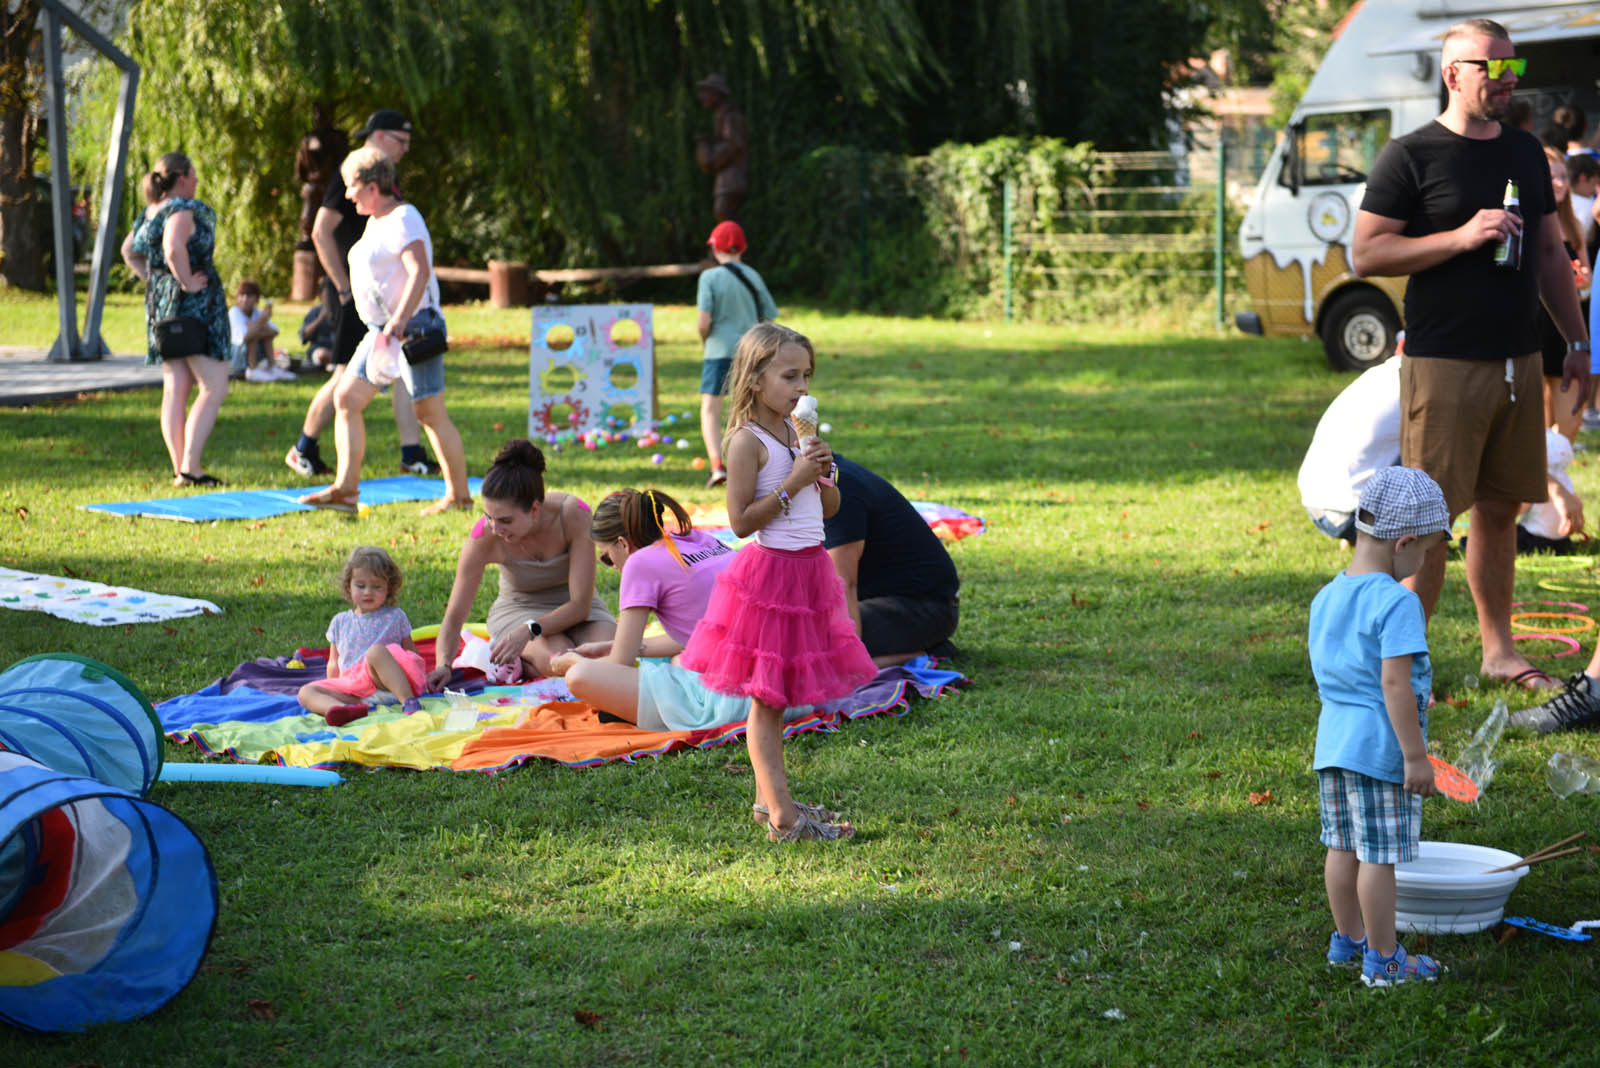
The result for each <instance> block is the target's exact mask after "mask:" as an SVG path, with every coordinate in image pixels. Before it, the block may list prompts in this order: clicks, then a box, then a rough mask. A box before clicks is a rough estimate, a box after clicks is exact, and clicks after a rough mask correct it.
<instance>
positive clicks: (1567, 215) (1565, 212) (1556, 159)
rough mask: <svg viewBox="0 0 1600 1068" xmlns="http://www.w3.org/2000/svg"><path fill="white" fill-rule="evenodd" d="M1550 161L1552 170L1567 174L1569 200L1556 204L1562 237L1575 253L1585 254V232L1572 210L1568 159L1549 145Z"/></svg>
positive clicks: (1547, 147) (1545, 151)
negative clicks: (1562, 171) (1557, 169)
mask: <svg viewBox="0 0 1600 1068" xmlns="http://www.w3.org/2000/svg"><path fill="white" fill-rule="evenodd" d="M1544 155H1545V158H1546V159H1548V160H1549V161H1550V170H1551V171H1552V172H1554V171H1555V169H1556V168H1557V167H1560V168H1561V169H1562V170H1564V171H1566V172H1567V199H1565V200H1562V201H1558V202H1557V203H1556V219H1557V220H1558V221H1559V222H1560V223H1561V236H1562V237H1564V238H1566V239H1567V244H1569V245H1571V246H1572V248H1573V251H1574V252H1577V253H1578V254H1579V255H1582V254H1583V230H1582V229H1581V228H1579V226H1578V213H1577V212H1575V211H1573V210H1572V172H1571V171H1570V170H1568V168H1567V157H1566V156H1565V155H1563V154H1562V153H1561V152H1559V151H1557V150H1556V149H1553V148H1551V147H1550V146H1549V145H1546V146H1545V149H1544Z"/></svg>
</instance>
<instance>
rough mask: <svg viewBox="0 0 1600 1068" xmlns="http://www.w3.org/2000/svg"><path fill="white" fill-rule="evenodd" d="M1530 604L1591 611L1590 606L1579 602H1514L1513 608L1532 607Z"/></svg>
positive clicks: (1576, 610)
mask: <svg viewBox="0 0 1600 1068" xmlns="http://www.w3.org/2000/svg"><path fill="white" fill-rule="evenodd" d="M1530 604H1542V605H1545V606H1546V607H1550V608H1570V609H1572V610H1573V611H1574V612H1587V611H1589V606H1588V605H1586V604H1579V603H1578V602H1577V601H1512V602H1511V607H1512V608H1522V607H1524V606H1526V605H1530Z"/></svg>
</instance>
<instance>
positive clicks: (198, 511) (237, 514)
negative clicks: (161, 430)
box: [82, 475, 483, 523]
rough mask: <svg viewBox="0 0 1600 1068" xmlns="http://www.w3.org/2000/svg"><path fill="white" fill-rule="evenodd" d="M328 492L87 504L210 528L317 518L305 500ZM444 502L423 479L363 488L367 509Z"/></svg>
mask: <svg viewBox="0 0 1600 1068" xmlns="http://www.w3.org/2000/svg"><path fill="white" fill-rule="evenodd" d="M482 484H483V479H481V478H471V479H468V480H467V491H468V492H469V493H471V494H472V495H473V496H477V495H478V490H479V487H481V486H482ZM324 488H326V487H324V486H304V487H301V488H300V489H259V490H218V491H217V492H215V493H193V492H190V493H186V494H184V495H182V496H176V497H156V498H153V499H152V500H148V501H120V502H118V501H114V502H111V503H108V504H85V505H83V506H82V508H83V510H84V511H86V512H105V513H108V514H110V515H137V516H144V517H145V518H147V519H177V520H179V521H181V522H184V523H209V522H211V521H213V520H217V519H265V518H266V517H267V516H272V515H282V514H284V513H285V512H314V511H316V509H315V508H312V507H311V506H310V505H308V504H301V503H300V500H299V499H300V498H301V497H303V496H305V495H306V494H307V493H311V492H314V491H316V490H319V489H324ZM442 496H444V480H443V479H438V478H419V477H418V476H416V475H399V476H396V477H395V478H376V479H371V480H368V481H364V482H362V483H361V503H362V504H366V505H374V506H375V505H380V504H396V503H399V502H401V501H430V500H433V499H435V498H437V497H442Z"/></svg>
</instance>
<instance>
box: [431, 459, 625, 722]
mask: <svg viewBox="0 0 1600 1068" xmlns="http://www.w3.org/2000/svg"><path fill="white" fill-rule="evenodd" d="M479 497H480V500H481V502H482V505H483V518H481V519H480V520H478V522H477V524H476V525H475V526H474V527H473V528H472V532H471V533H470V534H468V535H467V538H466V541H465V542H464V543H463V544H462V546H461V555H460V557H459V558H458V560H457V561H456V578H455V584H454V585H453V586H451V588H450V601H449V603H448V604H447V605H446V606H445V610H444V621H443V622H441V623H440V624H439V635H438V639H437V642H436V648H437V649H438V650H439V652H438V657H439V666H437V667H435V668H434V669H433V670H432V671H430V672H429V673H428V678H427V689H428V691H429V692H430V693H436V692H438V691H439V689H440V688H442V687H443V686H444V684H445V683H446V682H448V681H449V680H450V661H451V660H452V659H453V658H454V655H455V651H456V649H457V648H458V646H459V645H460V643H461V628H462V627H463V626H465V625H466V622H467V614H468V613H469V612H471V611H472V605H473V602H474V601H475V600H476V598H477V596H478V586H479V585H480V584H481V583H482V581H483V571H484V568H486V567H488V566H489V565H490V564H493V565H495V566H496V567H498V568H499V569H500V596H498V597H496V598H495V601H494V605H493V606H492V607H491V608H490V609H489V641H490V647H489V659H490V660H491V661H492V662H494V663H496V664H513V663H515V662H517V661H518V660H521V661H522V664H523V670H524V672H525V673H526V674H528V675H549V674H551V670H550V660H551V658H552V657H554V656H557V655H559V654H561V653H564V652H566V651H567V650H569V649H573V648H575V647H577V646H579V645H583V644H584V643H586V642H601V641H608V640H610V639H611V637H612V636H613V635H615V634H616V631H617V621H616V618H615V617H614V616H612V614H611V613H610V612H609V611H607V610H606V607H605V604H604V603H603V602H602V601H601V600H600V598H599V596H598V595H597V594H596V593H595V589H594V576H595V549H594V542H593V541H591V540H590V538H589V519H590V512H589V506H588V505H587V504H585V503H584V502H583V501H582V500H581V499H580V498H578V497H574V496H572V495H571V494H570V493H551V494H548V495H546V493H545V489H544V454H543V453H541V452H540V451H539V449H538V448H537V447H536V446H535V445H534V444H533V443H532V442H530V441H528V440H527V439H526V438H515V439H513V440H511V441H508V442H506V443H505V445H503V446H502V447H501V449H500V452H499V455H497V456H496V457H495V459H494V465H493V466H491V467H490V468H489V470H488V472H487V473H485V474H484V476H483V488H482V490H481V491H480V493H479Z"/></svg>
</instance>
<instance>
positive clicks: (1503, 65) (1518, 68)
mask: <svg viewBox="0 0 1600 1068" xmlns="http://www.w3.org/2000/svg"><path fill="white" fill-rule="evenodd" d="M1450 62H1452V63H1471V64H1472V65H1473V66H1475V67H1482V68H1483V72H1484V73H1485V74H1487V75H1488V76H1489V80H1490V81H1495V82H1497V81H1499V80H1500V79H1501V78H1504V77H1505V76H1506V71H1510V72H1511V73H1512V74H1515V75H1516V76H1517V77H1519V78H1520V77H1522V76H1523V75H1524V74H1526V73H1528V60H1527V57H1526V56H1513V57H1512V58H1511V59H1452V60H1451V61H1450Z"/></svg>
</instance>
